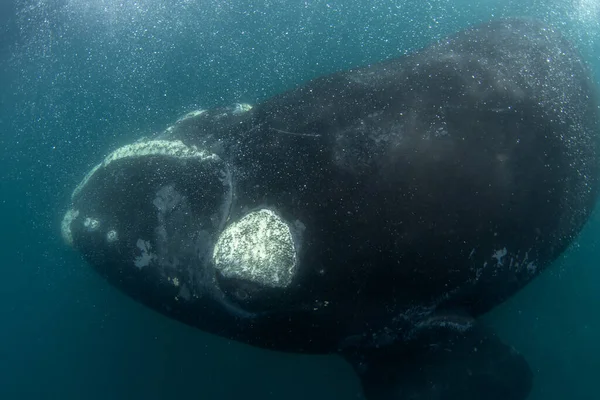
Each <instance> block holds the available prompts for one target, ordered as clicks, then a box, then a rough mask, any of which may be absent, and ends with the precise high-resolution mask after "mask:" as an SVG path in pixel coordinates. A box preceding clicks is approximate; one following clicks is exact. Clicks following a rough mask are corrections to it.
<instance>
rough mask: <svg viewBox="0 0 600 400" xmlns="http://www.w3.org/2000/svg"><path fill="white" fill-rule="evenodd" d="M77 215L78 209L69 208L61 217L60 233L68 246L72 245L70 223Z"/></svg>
mask: <svg viewBox="0 0 600 400" xmlns="http://www.w3.org/2000/svg"><path fill="white" fill-rule="evenodd" d="M78 216H79V211H78V210H73V209H69V210H68V211H67V212H66V213H65V216H64V217H63V220H62V222H61V224H60V233H61V234H62V237H63V240H64V241H65V243H67V244H68V245H69V246H73V234H72V233H71V223H72V222H73V220H74V219H75V218H77V217H78Z"/></svg>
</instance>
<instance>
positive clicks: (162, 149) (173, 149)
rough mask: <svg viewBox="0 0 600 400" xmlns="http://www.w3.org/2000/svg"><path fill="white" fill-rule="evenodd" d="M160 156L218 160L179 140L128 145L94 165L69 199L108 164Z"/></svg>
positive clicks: (150, 141)
mask: <svg viewBox="0 0 600 400" xmlns="http://www.w3.org/2000/svg"><path fill="white" fill-rule="evenodd" d="M153 155H160V156H165V157H174V158H178V159H200V160H209V159H215V160H216V159H218V157H217V156H216V155H214V154H211V153H208V152H206V151H203V150H198V149H197V148H196V147H195V146H186V145H185V144H183V142H181V141H180V140H149V141H142V142H136V143H132V144H128V145H126V146H123V147H120V148H118V149H117V150H115V151H113V152H112V153H110V154H109V155H108V156H106V158H105V159H104V161H102V162H101V163H100V164H98V165H96V166H95V167H94V168H93V169H92V170H91V171H90V172H88V174H87V175H86V176H85V177H84V178H83V180H82V181H81V183H80V184H79V185H78V186H77V187H76V188H75V190H74V191H73V194H72V195H71V199H74V198H75V197H76V196H77V195H78V194H79V193H80V192H81V190H82V189H83V188H84V187H85V185H86V184H87V183H88V181H89V180H90V179H91V178H92V176H94V174H95V173H96V172H97V171H98V170H99V169H100V168H106V167H107V166H108V165H109V164H110V163H112V162H115V161H118V160H122V159H126V158H137V157H146V156H153Z"/></svg>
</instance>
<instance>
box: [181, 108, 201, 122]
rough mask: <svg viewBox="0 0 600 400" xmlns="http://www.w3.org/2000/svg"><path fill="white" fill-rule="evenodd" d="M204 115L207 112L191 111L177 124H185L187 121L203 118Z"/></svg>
mask: <svg viewBox="0 0 600 400" xmlns="http://www.w3.org/2000/svg"><path fill="white" fill-rule="evenodd" d="M204 113H206V110H194V111H190V112H189V113H187V114H185V115H184V116H183V117H181V118H179V119H178V120H177V121H176V122H175V123H176V124H178V123H180V122H183V121H185V120H188V119H192V118H196V117H199V116H201V115H202V114H204Z"/></svg>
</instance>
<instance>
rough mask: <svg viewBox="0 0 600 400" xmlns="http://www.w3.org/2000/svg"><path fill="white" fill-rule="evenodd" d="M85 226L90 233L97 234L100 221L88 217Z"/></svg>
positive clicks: (84, 222)
mask: <svg viewBox="0 0 600 400" xmlns="http://www.w3.org/2000/svg"><path fill="white" fill-rule="evenodd" d="M83 226H84V228H85V229H86V230H87V231H88V232H95V231H97V230H98V228H100V221H99V220H98V219H96V218H93V217H87V218H86V219H85V220H84V221H83Z"/></svg>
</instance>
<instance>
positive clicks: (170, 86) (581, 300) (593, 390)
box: [0, 0, 600, 400]
mask: <svg viewBox="0 0 600 400" xmlns="http://www.w3.org/2000/svg"><path fill="white" fill-rule="evenodd" d="M470 3H472V2H470V1H462V0H461V1H452V0H438V1H431V2H426V1H422V0H420V1H417V0H404V1H402V0H396V1H392V0H389V1H388V0H378V1H367V0H355V1H343V0H335V1H324V0H323V1H321V0H315V1H309V0H306V1H296V0H286V1H284V0H279V1H276V0H271V1H268V0H263V1H252V0H230V1H224V0H223V1H217V0H205V1H201V0H197V1H196V0H172V1H160V0H139V1H137V2H136V1H128V0H121V1H118V0H55V1H51V0H46V1H44V0H35V1H18V2H16V3H14V2H12V1H9V0H2V2H1V4H0V151H1V153H0V154H1V158H0V194H1V196H0V257H1V258H0V268H1V272H2V274H1V275H0V324H1V325H0V399H42V398H43V399H46V398H61V399H107V398H112V399H144V400H150V399H171V398H175V397H176V396H177V397H178V396H185V397H186V398H198V399H223V398H225V399H229V398H238V397H241V396H244V397H245V398H257V399H258V398H260V399H281V398H285V399H290V400H291V399H306V398H314V399H315V400H316V399H360V398H361V395H360V391H359V384H358V381H357V380H356V378H355V376H354V374H353V373H352V371H351V370H350V367H349V366H348V365H346V364H345V363H344V362H342V361H341V360H339V359H338V358H336V357H333V356H332V357H321V356H297V355H289V354H280V353H273V352H267V351H263V350H258V349H254V348H251V347H248V346H245V345H241V344H238V343H235V342H230V341H227V340H224V339H220V338H217V337H213V336H210V335H207V334H204V333H202V332H200V331H197V330H194V329H191V328H188V327H186V326H183V325H181V324H179V323H176V322H173V321H170V320H168V319H166V318H164V317H161V316H159V315H157V314H156V313H154V312H152V311H150V310H148V309H146V308H144V307H142V306H140V305H138V304H136V303H134V302H133V301H132V300H130V299H129V298H127V297H125V296H123V295H122V294H120V293H118V292H117V291H116V290H114V289H113V288H112V287H110V286H109V285H108V284H106V283H105V282H104V281H103V280H101V278H100V277H98V276H97V275H96V274H95V273H94V272H93V271H92V270H91V269H90V268H89V267H88V266H87V265H86V264H85V263H84V262H83V261H82V259H81V258H80V257H79V256H78V254H76V253H75V252H73V251H72V250H71V249H69V248H67V247H66V246H65V245H64V244H63V242H62V240H61V239H60V234H59V226H60V219H61V218H62V215H63V213H64V211H65V209H66V207H67V205H68V198H69V195H70V193H71V191H72V188H73V187H74V186H75V185H76V184H77V183H78V182H79V180H80V179H81V178H82V176H83V175H84V174H85V172H86V171H87V170H88V169H89V168H90V167H91V166H93V165H94V164H95V163H97V162H98V161H99V160H100V159H101V157H102V156H103V155H105V154H106V153H107V152H108V151H110V150H112V149H114V148H116V147H117V146H119V145H122V144H124V143H127V142H130V141H131V140H133V139H135V138H137V137H139V136H142V135H144V134H148V133H151V132H154V131H158V130H162V129H164V128H165V126H166V125H167V124H168V123H170V122H173V121H174V120H175V119H176V118H177V117H179V116H180V115H181V114H183V113H185V112H187V111H189V110H192V109H196V108H199V107H202V108H208V107H213V106H217V105H226V104H232V103H234V102H249V103H256V102H257V101H260V100H261V99H264V98H266V97H268V96H271V95H273V94H275V93H278V92H280V91H282V90H285V89H287V88H290V87H293V86H294V85H296V84H298V83H301V82H303V81H305V80H307V79H310V78H313V77H315V76H318V75H322V74H324V73H328V72H332V71H336V70H339V69H346V68H349V67H353V66H357V65H363V64H366V63H369V62H373V61H379V60H383V59H385V58H389V57H396V56H399V55H402V54H405V53H407V52H410V51H412V50H415V49H418V48H420V47H422V46H424V45H426V44H427V43H429V42H431V41H432V40H435V39H437V38H440V37H443V36H444V35H446V34H448V33H451V32H454V31H457V30H459V29H461V28H462V27H465V26H467V25H470V24H473V23H477V22H480V21H485V20H489V19H491V18H498V17H507V16H532V17H536V18H538V19H541V20H543V21H546V22H547V23H550V24H552V25H554V26H556V27H558V28H559V29H561V30H562V31H563V32H564V33H565V34H566V35H567V36H568V37H569V38H571V40H573V41H574V42H575V43H577V45H578V47H579V48H580V50H581V52H582V53H583V54H584V57H585V58H586V60H587V61H589V62H590V63H591V64H592V66H593V68H594V71H595V73H596V75H597V76H600V61H599V60H600V58H599V56H600V3H599V2H598V1H597V0H571V1H527V0H520V1H504V0H495V1H487V2H486V1H482V2H477V3H476V4H470ZM598 237H600V217H599V216H597V217H595V218H593V219H592V220H591V221H590V224H589V225H588V227H587V228H586V229H585V231H584V232H583V233H582V235H581V237H580V239H579V241H578V243H577V244H576V245H575V246H574V247H573V248H572V249H571V250H569V251H568V252H567V253H566V254H565V255H564V257H563V258H561V260H559V261H558V262H557V263H556V265H554V267H553V268H551V270H550V271H549V272H547V273H545V274H544V275H543V276H541V277H539V278H538V279H537V280H536V281H535V282H533V283H532V284H531V285H530V286H528V287H527V288H526V289H525V290H523V291H522V292H521V293H519V294H518V295H517V296H515V297H514V298H512V299H511V300H510V301H508V302H507V303H506V304H504V305H502V306H501V307H499V308H497V309H496V310H494V312H493V313H492V314H491V315H489V316H487V317H486V318H487V319H488V320H489V321H491V322H492V324H493V325H494V326H495V327H496V329H497V330H498V331H499V332H501V335H502V337H503V338H504V339H505V341H506V342H509V343H512V344H513V345H515V347H517V348H518V349H519V350H521V351H522V352H523V353H524V354H525V356H526V357H527V359H528V360H529V362H530V364H531V366H532V368H533V369H534V371H535V374H536V381H535V386H534V390H533V393H532V395H531V399H534V400H541V399H544V400H550V399H566V398H572V399H594V398H600V389H598V387H597V379H598V378H597V377H598V376H599V374H600V341H599V340H598V338H599V337H600V270H599V267H600V262H599V259H600V257H599V256H600V247H598V239H597V238H598Z"/></svg>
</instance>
